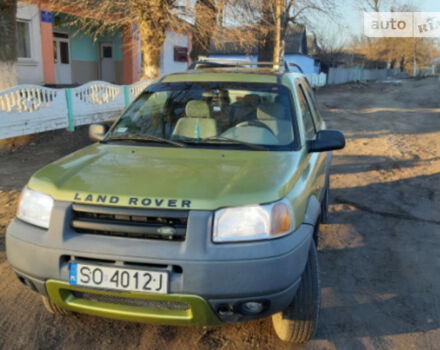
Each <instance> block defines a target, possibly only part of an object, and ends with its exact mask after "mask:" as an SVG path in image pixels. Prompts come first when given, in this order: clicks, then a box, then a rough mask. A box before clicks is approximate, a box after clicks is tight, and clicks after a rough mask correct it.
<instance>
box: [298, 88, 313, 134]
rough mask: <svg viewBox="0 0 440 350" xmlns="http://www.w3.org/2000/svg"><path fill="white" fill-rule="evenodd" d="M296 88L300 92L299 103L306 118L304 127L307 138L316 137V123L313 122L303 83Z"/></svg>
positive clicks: (304, 118)
mask: <svg viewBox="0 0 440 350" xmlns="http://www.w3.org/2000/svg"><path fill="white" fill-rule="evenodd" d="M296 90H297V92H298V98H299V105H300V107H301V114H302V117H303V120H304V129H305V132H306V138H307V139H314V138H315V133H316V130H315V123H314V122H313V116H312V111H311V109H310V106H309V103H308V102H307V99H306V96H305V94H304V91H303V89H302V86H301V85H297V87H296Z"/></svg>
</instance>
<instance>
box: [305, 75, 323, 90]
mask: <svg viewBox="0 0 440 350" xmlns="http://www.w3.org/2000/svg"><path fill="white" fill-rule="evenodd" d="M306 76H307V80H308V81H309V83H310V85H311V86H312V87H322V86H325V85H326V84H327V74H325V73H320V74H306Z"/></svg>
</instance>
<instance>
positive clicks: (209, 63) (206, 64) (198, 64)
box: [188, 58, 304, 73]
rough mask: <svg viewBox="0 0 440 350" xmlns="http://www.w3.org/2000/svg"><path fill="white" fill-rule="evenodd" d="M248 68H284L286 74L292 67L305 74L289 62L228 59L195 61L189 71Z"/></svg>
mask: <svg viewBox="0 0 440 350" xmlns="http://www.w3.org/2000/svg"><path fill="white" fill-rule="evenodd" d="M246 66H262V67H268V66H269V67H270V66H272V67H276V66H278V67H279V68H281V67H283V68H284V71H285V72H290V66H292V67H296V68H297V69H298V70H299V71H300V72H301V73H304V72H303V70H302V69H301V67H300V66H299V65H297V64H296V63H288V62H287V61H280V62H269V61H268V62H251V61H233V60H230V61H229V60H226V59H219V60H216V59H215V58H214V59H209V58H203V59H201V60H198V61H194V62H193V63H192V64H191V65H190V66H189V67H188V70H195V69H199V68H232V67H246Z"/></svg>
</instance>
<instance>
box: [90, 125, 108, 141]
mask: <svg viewBox="0 0 440 350" xmlns="http://www.w3.org/2000/svg"><path fill="white" fill-rule="evenodd" d="M108 129H109V126H108V125H105V124H92V125H90V126H89V138H90V139H91V140H93V141H102V140H104V136H105V134H106V133H107V131H108Z"/></svg>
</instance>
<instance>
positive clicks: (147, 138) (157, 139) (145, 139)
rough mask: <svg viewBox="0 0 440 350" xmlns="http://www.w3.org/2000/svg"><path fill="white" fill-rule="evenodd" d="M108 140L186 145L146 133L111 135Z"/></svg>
mask: <svg viewBox="0 0 440 350" xmlns="http://www.w3.org/2000/svg"><path fill="white" fill-rule="evenodd" d="M106 141H138V142H157V143H168V144H170V145H173V146H176V147H186V145H185V144H184V143H181V142H176V141H172V140H168V139H164V138H162V137H159V136H153V135H145V136H115V137H110V138H108V139H107V140H106Z"/></svg>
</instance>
